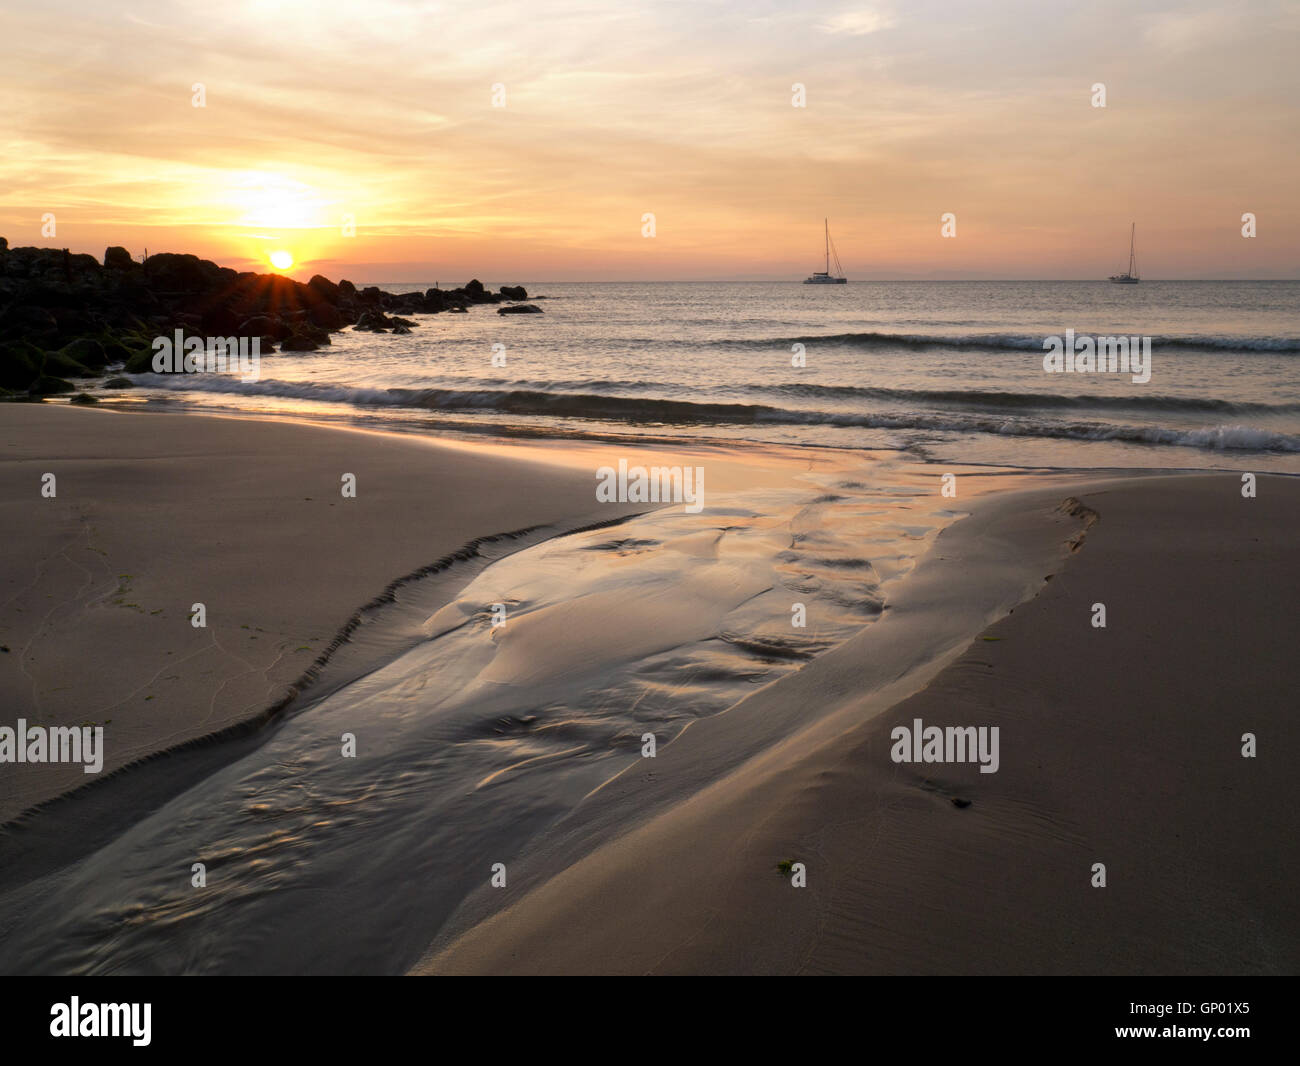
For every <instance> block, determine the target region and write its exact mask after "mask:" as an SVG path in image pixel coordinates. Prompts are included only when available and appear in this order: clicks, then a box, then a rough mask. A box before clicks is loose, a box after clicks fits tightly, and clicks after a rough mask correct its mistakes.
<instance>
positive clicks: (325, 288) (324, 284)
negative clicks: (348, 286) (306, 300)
mask: <svg viewBox="0 0 1300 1066" xmlns="http://www.w3.org/2000/svg"><path fill="white" fill-rule="evenodd" d="M307 288H309V289H311V290H313V291H314V292H317V293H319V294H320V295H321V297H322V298H324V299H325V300H327V301H328V302H329V303H331V304H336V303H338V302H339V296H340V292H339V286H337V285H335V284H334V282H332V281H330V279H329V278H326V277H322V276H321V275H320V274H313V275H312V279H311V281H309V282H307Z"/></svg>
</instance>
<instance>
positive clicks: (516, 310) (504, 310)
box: [497, 304, 542, 315]
mask: <svg viewBox="0 0 1300 1066" xmlns="http://www.w3.org/2000/svg"><path fill="white" fill-rule="evenodd" d="M497 314H499V315H540V314H542V309H541V308H540V307H537V306H536V305H534V304H511V306H509V307H498V308H497Z"/></svg>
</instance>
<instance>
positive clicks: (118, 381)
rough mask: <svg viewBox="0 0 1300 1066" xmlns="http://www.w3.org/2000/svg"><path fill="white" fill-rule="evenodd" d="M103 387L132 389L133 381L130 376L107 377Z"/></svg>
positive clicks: (133, 386)
mask: <svg viewBox="0 0 1300 1066" xmlns="http://www.w3.org/2000/svg"><path fill="white" fill-rule="evenodd" d="M104 388H106V389H133V388H135V382H134V381H132V380H131V379H130V378H109V379H108V380H107V381H106V382H104Z"/></svg>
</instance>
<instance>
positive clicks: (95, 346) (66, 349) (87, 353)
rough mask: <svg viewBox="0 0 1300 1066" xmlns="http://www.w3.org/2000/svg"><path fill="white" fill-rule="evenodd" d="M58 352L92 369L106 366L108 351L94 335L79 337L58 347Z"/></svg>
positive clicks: (100, 368)
mask: <svg viewBox="0 0 1300 1066" xmlns="http://www.w3.org/2000/svg"><path fill="white" fill-rule="evenodd" d="M60 354H61V355H64V356H66V357H67V358H68V359H71V360H74V361H75V362H77V363H80V364H81V365H82V366H87V367H90V368H91V369H94V370H102V369H103V368H104V367H106V366H108V363H109V359H108V353H107V352H106V351H105V350H104V345H103V344H102V343H101V342H100V341H98V340H96V339H95V338H94V337H79V338H78V339H77V340H75V341H72V342H71V343H70V344H65V345H64V346H63V347H62V348H61V349H60Z"/></svg>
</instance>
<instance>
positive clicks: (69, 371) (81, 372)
mask: <svg viewBox="0 0 1300 1066" xmlns="http://www.w3.org/2000/svg"><path fill="white" fill-rule="evenodd" d="M42 372H43V373H45V374H52V375H55V376H57V377H61V378H90V377H94V376H95V372H94V371H93V370H91V369H90V368H89V367H88V366H86V365H85V364H84V363H80V362H78V361H77V360H76V359H73V358H72V357H71V356H69V355H67V354H65V353H64V352H61V351H60V352H46V353H45V365H44V366H43V367H42Z"/></svg>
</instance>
